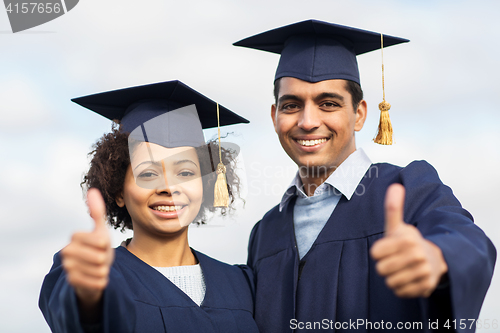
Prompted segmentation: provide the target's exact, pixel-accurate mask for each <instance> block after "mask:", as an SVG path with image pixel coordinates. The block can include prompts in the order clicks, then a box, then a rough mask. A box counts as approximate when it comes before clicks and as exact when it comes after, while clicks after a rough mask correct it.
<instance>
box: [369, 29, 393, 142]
mask: <svg viewBox="0 0 500 333" xmlns="http://www.w3.org/2000/svg"><path fill="white" fill-rule="evenodd" d="M380 41H381V44H382V46H381V51H382V91H383V94H384V100H383V101H382V102H381V103H380V104H379V105H378V108H379V109H380V122H379V124H378V133H377V136H376V137H375V139H373V141H374V142H375V143H378V144H381V145H392V124H391V119H390V118H389V109H390V108H391V104H389V103H388V102H386V101H385V87H384V35H383V34H380Z"/></svg>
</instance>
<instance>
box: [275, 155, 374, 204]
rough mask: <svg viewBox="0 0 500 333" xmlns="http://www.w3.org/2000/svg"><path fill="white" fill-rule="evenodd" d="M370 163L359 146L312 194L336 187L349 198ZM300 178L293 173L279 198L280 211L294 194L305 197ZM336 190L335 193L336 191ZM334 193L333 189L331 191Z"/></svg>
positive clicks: (297, 174)
mask: <svg viewBox="0 0 500 333" xmlns="http://www.w3.org/2000/svg"><path fill="white" fill-rule="evenodd" d="M371 164H372V162H371V160H370V158H369V157H368V156H367V155H366V153H365V152H364V151H363V149H361V148H359V149H358V150H355V151H354V152H353V153H352V154H351V155H349V156H348V157H347V158H346V160H345V161H344V162H342V164H341V165H340V166H339V167H338V168H337V169H336V170H335V171H334V172H333V173H332V174H331V175H330V177H328V178H327V179H326V180H325V182H324V183H323V184H321V185H320V186H319V187H318V188H317V189H316V190H315V191H314V195H319V194H322V193H324V192H325V191H327V190H331V189H332V188H333V189H336V190H337V191H338V192H340V194H343V195H344V196H345V197H346V198H347V200H351V197H352V196H353V194H354V192H355V191H356V188H357V187H358V185H359V183H360V182H361V180H362V179H363V177H364V175H365V174H366V172H367V171H368V169H369V168H370V165H371ZM302 188H303V184H302V180H301V179H300V176H299V172H298V171H297V173H296V174H295V177H294V178H293V180H292V182H291V183H290V185H289V186H288V187H287V190H286V191H285V194H283V197H282V198H281V202H280V206H279V209H280V212H281V210H282V209H283V207H284V206H285V204H286V203H287V202H288V200H290V199H291V198H292V197H293V196H294V195H299V196H302V197H307V195H306V194H305V193H304V191H303V189H302ZM338 192H337V193H338ZM332 193H334V194H335V191H332Z"/></svg>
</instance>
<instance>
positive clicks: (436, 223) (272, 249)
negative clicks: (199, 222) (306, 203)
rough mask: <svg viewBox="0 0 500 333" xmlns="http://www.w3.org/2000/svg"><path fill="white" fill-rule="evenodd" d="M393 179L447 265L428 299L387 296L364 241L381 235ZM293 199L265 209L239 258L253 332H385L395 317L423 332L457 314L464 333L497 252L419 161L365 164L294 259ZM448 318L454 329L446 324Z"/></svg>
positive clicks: (409, 213) (408, 211) (410, 218)
mask: <svg viewBox="0 0 500 333" xmlns="http://www.w3.org/2000/svg"><path fill="white" fill-rule="evenodd" d="M392 183H401V184H403V185H404V186H405V188H406V201H405V209H404V220H405V222H406V223H411V224H413V225H415V226H416V227H417V228H418V230H419V231H420V232H421V233H422V235H423V236H424V237H425V238H426V239H428V240H430V241H432V242H434V243H435V244H436V245H438V246H439V247H440V248H441V250H442V252H443V255H444V258H445V260H446V262H447V264H448V269H449V271H448V279H449V280H448V283H445V284H443V285H440V286H439V287H438V289H437V290H436V291H435V292H434V293H433V295H431V297H430V298H428V299H423V298H415V299H402V298H398V297H396V296H395V295H394V293H393V292H392V290H390V289H388V288H387V287H386V285H385V282H384V279H383V278H381V277H380V276H379V275H378V274H377V273H376V270H375V262H374V261H373V260H372V259H371V258H370V254H369V250H370V248H371V246H372V245H373V243H374V242H375V241H376V240H378V239H379V238H381V237H383V233H384V211H383V207H384V197H385V191H386V189H387V187H388V186H389V185H390V184H392ZM294 201H295V199H292V200H290V201H289V202H288V204H287V205H286V206H285V207H284V208H283V210H282V211H281V212H280V211H279V209H278V207H275V208H273V209H272V210H270V211H269V212H268V213H267V214H266V215H265V216H264V218H263V219H262V220H261V221H260V222H259V223H257V224H256V226H255V227H254V229H253V231H252V234H251V236H250V243H249V256H248V264H249V266H250V267H251V268H252V269H253V272H254V278H255V282H256V296H255V309H256V311H255V320H256V321H257V324H258V326H259V329H260V331H261V332H264V333H265V332H290V331H292V330H293V329H295V331H301V329H300V328H302V327H303V328H304V331H307V332H314V331H318V332H319V331H321V332H332V331H335V327H336V328H337V329H339V328H341V329H340V331H349V330H350V331H353V332H354V331H355V332H367V331H373V332H380V331H384V330H383V329H382V327H381V326H380V324H381V323H382V322H384V323H386V324H387V322H390V323H391V324H390V325H391V326H392V331H393V332H394V331H395V329H396V328H397V326H396V325H397V323H398V322H401V323H403V324H404V325H407V326H406V327H405V328H409V326H408V325H413V324H412V323H416V324H414V325H418V323H421V325H422V329H421V330H420V329H419V327H418V326H411V328H410V329H409V330H405V331H408V332H411V331H428V327H429V323H430V322H429V320H430V321H431V322H435V320H439V325H440V327H441V328H443V325H445V324H446V320H447V319H451V320H453V319H456V320H457V322H456V323H457V328H459V327H458V326H459V325H458V324H459V323H460V319H464V320H466V322H467V329H468V328H469V326H470V323H471V322H470V321H467V320H468V319H475V318H477V317H478V314H479V310H480V308H481V304H482V302H483V299H484V296H485V293H486V291H487V289H488V286H489V284H490V281H491V277H492V274H493V268H494V263H495V259H496V250H495V248H494V246H493V244H492V243H491V241H490V240H489V239H488V238H487V237H486V236H485V234H484V233H483V231H481V229H479V228H478V227H477V226H476V225H475V224H474V222H473V220H472V216H471V215H470V214H469V213H468V212H467V211H466V210H464V209H462V207H461V205H460V203H459V202H458V200H457V199H456V198H455V197H454V196H453V193H452V191H451V189H450V188H449V187H447V186H445V185H443V183H442V182H441V181H440V180H439V177H438V175H437V172H436V171H435V170H434V168H433V167H432V166H431V165H430V164H428V163H427V162H424V161H419V162H413V163H411V164H410V165H408V166H407V167H406V168H400V167H396V166H394V165H390V164H385V163H384V164H374V165H372V166H371V167H370V169H369V170H368V172H367V173H366V175H365V176H364V178H363V180H362V181H361V182H360V184H359V185H358V187H357V189H356V192H355V194H354V195H353V197H352V198H351V200H347V199H346V198H345V197H344V196H343V197H342V198H341V200H340V202H339V203H338V205H337V207H336V208H335V210H334V211H333V213H332V215H331V216H330V217H329V219H328V222H327V223H326V225H325V227H324V228H323V230H322V231H321V232H320V234H319V235H318V237H317V239H316V241H315V243H314V244H313V246H312V247H311V249H310V250H309V252H308V253H307V254H306V255H305V256H304V257H303V259H302V260H299V257H298V254H297V248H296V244H295V238H294V231H293V206H294ZM325 218H327V217H325ZM308 322H309V323H316V324H315V325H316V326H312V324H309V326H307V323H308ZM353 322H354V323H356V325H353ZM367 322H371V323H372V325H371V326H370V325H369V324H368V325H364V324H366V323H367ZM301 323H302V324H301ZM358 323H359V324H360V325H359V326H358V325H357V324H358ZM363 323H364V324H363ZM407 323H410V324H407ZM448 324H449V325H450V327H452V328H453V325H454V323H453V322H452V321H449V322H448ZM308 327H309V328H312V329H310V330H306V328H308ZM384 327H385V328H388V327H387V325H386V326H384ZM320 328H321V329H320ZM376 328H378V329H376ZM337 331H339V330H337ZM396 331H397V329H396ZM449 331H453V330H449ZM459 331H460V330H459ZM464 331H467V330H464Z"/></svg>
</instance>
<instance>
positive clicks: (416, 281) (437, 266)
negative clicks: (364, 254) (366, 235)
mask: <svg viewBox="0 0 500 333" xmlns="http://www.w3.org/2000/svg"><path fill="white" fill-rule="evenodd" d="M404 197H405V189H404V187H403V186H402V185H400V184H393V185H391V186H390V187H389V188H388V190H387V193H386V196H385V234H384V237H383V238H381V239H379V240H378V241H376V242H375V244H373V246H372V248H371V249H370V254H371V257H372V258H373V260H375V261H376V262H377V263H376V269H377V272H378V274H379V275H381V276H382V277H384V278H385V282H386V284H387V286H388V287H389V288H391V289H392V290H393V291H394V293H395V294H396V295H397V296H399V297H404V298H413V297H429V296H430V295H431V294H432V292H433V291H434V290H435V289H436V287H437V285H438V284H439V282H440V280H441V278H442V277H443V275H444V274H445V273H446V272H447V271H448V266H447V265H446V262H445V260H444V257H443V253H442V252H441V249H440V248H439V247H438V246H437V245H435V244H434V243H432V242H430V241H428V240H426V239H425V238H423V237H422V234H421V233H420V231H419V230H418V229H417V228H415V227H414V226H413V225H410V224H406V223H405V222H404V221H403V208H404Z"/></svg>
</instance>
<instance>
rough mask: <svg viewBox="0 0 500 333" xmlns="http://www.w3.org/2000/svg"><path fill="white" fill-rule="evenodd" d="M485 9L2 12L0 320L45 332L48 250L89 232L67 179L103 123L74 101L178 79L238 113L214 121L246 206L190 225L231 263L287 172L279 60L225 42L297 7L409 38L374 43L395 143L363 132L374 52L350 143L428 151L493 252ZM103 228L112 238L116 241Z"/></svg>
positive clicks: (495, 7)
mask: <svg viewBox="0 0 500 333" xmlns="http://www.w3.org/2000/svg"><path fill="white" fill-rule="evenodd" d="M498 13H500V3H499V2H497V1H460V0H454V1H429V0H423V1H395V0H394V1H389V0H387V1H371V0H370V1H368V0H366V1H363V0H351V1H336V0H323V1H315V0H310V1H291V0H288V1H261V0H253V1H229V0H216V1H210V2H209V1H186V2H183V1H167V0H148V1H130V0H107V1H98V0H85V1H80V3H79V4H78V5H77V6H76V7H75V8H74V9H73V10H71V11H70V12H68V13H67V14H66V15H63V16H62V17H60V18H58V19H56V20H54V21H51V22H49V23H46V24H44V25H41V26H39V27H35V28H33V29H30V30H28V31H25V32H21V33H16V34H13V33H12V32H11V30H10V25H9V21H8V18H7V14H6V12H5V11H3V10H0V50H1V51H0V67H1V70H0V114H1V119H0V140H1V142H3V144H2V145H0V154H1V156H2V157H1V163H0V214H1V216H2V219H1V220H0V226H1V230H2V237H1V241H0V265H1V266H0V331H1V332H49V329H48V326H47V325H46V324H45V321H44V319H43V317H42V315H41V313H40V311H39V309H38V305H37V302H38V293H39V290H40V286H41V283H42V280H43V277H44V275H45V274H46V273H47V272H48V270H49V268H50V266H51V263H52V255H53V254H54V253H55V252H57V251H58V250H59V249H60V248H62V247H63V246H64V245H65V244H66V243H67V242H68V240H69V237H70V236H71V234H72V233H73V232H75V231H77V230H89V229H90V228H91V227H92V221H91V220H90V219H89V218H88V216H87V213H86V207H85V205H84V203H83V200H82V194H81V190H80V187H79V182H80V180H81V177H82V174H83V173H84V172H85V170H86V169H87V167H88V159H87V156H86V154H87V153H88V152H89V150H90V146H91V145H92V143H93V142H95V140H96V139H98V138H99V137H100V136H101V135H102V134H103V133H104V132H106V131H109V129H110V122H109V121H108V120H106V119H103V118H101V117H100V116H98V115H96V114H94V113H92V112H90V111H88V110H86V109H83V108H81V107H79V106H78V105H76V104H73V103H72V102H70V99H71V98H73V97H77V96H82V95H87V94H91V93H96V92H100V91H107V90H112V89H118V88H123V87H128V86H134V85H140V84H147V83H153V82H160V81H167V80H173V79H179V80H181V81H183V82H184V83H186V84H188V85H190V86H191V87H193V88H195V89H197V90H199V91H201V92H202V93H204V94H205V95H207V96H209V97H210V98H212V99H214V100H217V101H218V102H219V103H221V104H223V105H225V106H226V107H228V108H230V109H232V110H233V111H235V112H237V113H239V114H241V115H242V116H244V117H246V118H248V119H249V120H250V121H251V124H249V125H240V126H233V127H228V128H225V129H224V131H223V132H228V131H229V132H234V135H232V137H231V138H232V141H234V142H237V143H238V144H239V145H240V146H241V151H242V153H241V155H240V167H241V173H242V175H243V176H244V177H245V178H246V191H245V192H246V194H245V198H246V204H245V205H244V207H243V204H241V207H240V209H239V210H238V212H236V213H235V214H234V215H233V216H231V217H229V218H226V219H214V220H213V221H212V226H211V227H210V226H208V227H203V228H196V227H195V228H192V229H191V230H190V243H191V245H192V246H193V247H194V248H196V249H198V250H200V251H202V252H205V253H206V254H208V255H211V256H213V257H215V258H218V259H221V260H224V261H227V262H230V263H243V262H245V260H246V244H247V239H248V235H249V232H250V230H251V228H252V226H253V224H254V223H255V222H256V221H258V220H259V219H260V218H261V217H262V215H263V214H264V213H265V212H266V211H267V210H268V209H270V208H271V207H272V206H274V205H275V204H276V203H277V202H278V201H279V199H280V196H281V194H282V192H283V191H284V189H285V187H286V185H287V184H288V183H289V182H290V180H291V178H292V176H293V175H294V172H295V168H294V164H293V163H292V162H291V161H290V159H289V158H288V157H287V156H286V154H285V153H284V152H283V151H282V150H281V147H280V145H279V142H278V140H277V137H276V135H275V133H274V131H273V127H272V124H271V119H270V116H269V113H270V105H271V104H272V102H273V97H272V81H273V77H274V71H275V68H276V65H277V62H278V56H276V55H274V54H270V53H265V52H259V51H253V50H249V49H243V48H237V47H233V46H232V45H231V44H232V43H233V42H235V41H237V40H240V39H242V38H244V37H247V36H250V35H253V34H255V33H258V32H261V31H265V30H268V29H271V28H275V27H278V26H282V25H285V24H290V23H293V22H297V21H302V20H305V19H309V18H315V19H320V20H324V21H329V22H334V23H339V24H344V25H350V26H354V27H357V28H362V29H367V30H372V31H376V32H383V33H386V34H390V35H395V36H400V37H405V38H408V39H410V40H411V42H410V43H408V44H403V45H400V46H396V47H391V48H387V49H385V52H384V60H385V66H386V98H387V100H388V101H389V102H390V103H391V104H392V109H391V119H392V122H393V125H394V128H395V139H396V145H394V146H389V147H383V146H378V145H376V144H374V143H373V142H372V141H371V140H372V138H373V136H374V134H375V131H376V127H377V123H378V108H377V105H378V103H379V102H380V101H381V99H382V89H381V75H380V61H381V60H380V53H379V52H372V53H369V54H365V55H362V56H360V57H359V59H358V62H359V67H360V72H361V82H362V86H363V89H364V91H365V97H366V100H367V101H368V105H369V114H368V120H367V122H366V123H365V127H364V129H363V130H362V131H361V132H360V133H359V134H358V136H357V145H358V147H362V148H363V149H364V150H365V152H367V154H368V155H369V156H370V157H371V159H372V160H373V161H374V162H381V161H386V162H390V163H394V164H398V165H402V166H404V165H406V164H408V163H409V162H411V161H412V160H418V159H425V160H427V161H429V162H430V163H431V164H432V165H434V166H435V167H436V169H437V170H438V172H439V175H440V177H441V179H442V180H443V182H445V183H446V184H448V185H450V186H451V187H452V188H453V190H454V193H455V194H456V196H457V197H458V198H459V199H460V201H461V202H462V204H463V206H464V207H466V208H467V209H468V210H469V211H471V213H472V214H473V215H474V217H475V219H476V223H477V224H478V225H479V226H480V227H481V228H482V229H483V230H485V232H486V233H487V234H488V235H489V236H490V238H491V239H492V240H493V242H494V243H495V244H496V246H497V247H499V246H500V226H499V223H498V213H497V210H496V208H495V207H498V202H499V201H500V195H499V194H498V190H497V188H499V187H500V176H499V175H498V172H499V170H500V148H499V147H498V145H499V143H500V131H499V126H500V112H498V111H499V108H498V88H500V87H499V84H498V83H497V81H496V80H497V78H498V77H499V76H500V69H499V66H498V54H500V43H499V40H500V20H499V18H498V16H497V15H498ZM214 134H215V132H214V131H210V132H207V133H206V138H211V137H212V136H213V135H214ZM111 232H112V236H113V240H114V244H115V245H118V244H119V242H120V241H121V240H122V239H124V238H126V237H128V236H130V235H129V234H127V235H123V234H120V233H119V232H117V231H111ZM499 299H500V278H499V277H498V274H497V275H496V276H494V277H493V282H492V285H491V287H490V290H489V293H488V295H487V297H486V300H485V303H484V306H483V309H482V313H481V318H482V319H483V320H485V319H489V320H490V322H491V321H492V320H494V319H496V320H497V321H500V315H499V314H500V301H499ZM484 332H500V329H499V330H492V329H489V330H484Z"/></svg>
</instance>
